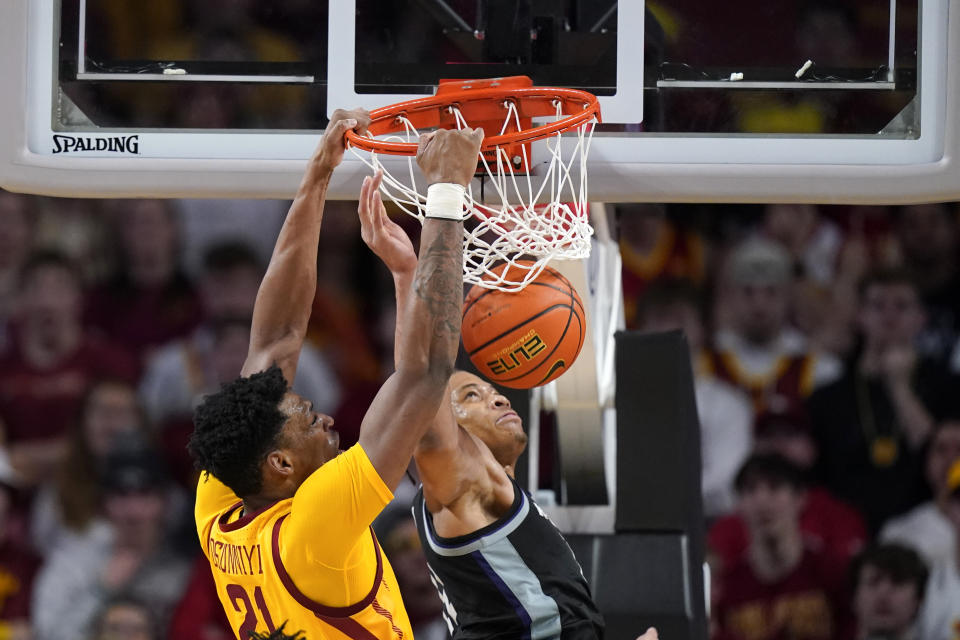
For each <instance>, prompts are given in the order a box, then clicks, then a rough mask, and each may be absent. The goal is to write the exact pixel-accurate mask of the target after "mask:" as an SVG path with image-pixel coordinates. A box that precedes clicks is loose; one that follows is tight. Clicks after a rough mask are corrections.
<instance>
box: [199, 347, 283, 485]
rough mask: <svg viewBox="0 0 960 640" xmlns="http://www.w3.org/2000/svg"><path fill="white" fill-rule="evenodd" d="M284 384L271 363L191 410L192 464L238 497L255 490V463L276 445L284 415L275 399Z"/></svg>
mask: <svg viewBox="0 0 960 640" xmlns="http://www.w3.org/2000/svg"><path fill="white" fill-rule="evenodd" d="M288 389H289V387H288V385H287V381H286V380H285V379H284V377H283V372H282V371H281V370H280V368H279V367H277V366H276V365H274V366H272V367H270V368H269V369H267V370H266V371H261V372H260V373H255V374H253V375H252V376H250V377H248V378H242V377H241V378H237V379H236V380H234V381H233V382H229V383H227V384H225V385H223V386H222V387H221V388H220V391H218V392H216V393H212V394H210V395H208V396H206V397H205V398H204V399H203V402H202V403H201V404H200V406H199V407H197V409H196V411H194V414H193V435H192V436H190V442H189V443H188V444H187V450H188V451H189V452H190V455H191V456H193V460H194V464H195V465H196V467H197V468H198V469H200V470H201V471H206V472H208V473H210V474H211V475H213V476H214V477H215V478H217V479H218V480H220V482H222V483H224V484H225V485H227V486H228V487H230V489H232V490H233V492H234V493H236V494H237V496H239V497H240V498H245V497H247V496H252V495H256V494H257V493H259V492H260V491H261V490H262V489H263V478H262V476H261V473H260V465H261V464H262V462H263V460H264V458H265V457H266V455H267V453H269V452H270V450H271V449H272V448H273V447H274V446H276V442H277V437H278V435H279V434H280V430H281V429H282V428H283V424H284V422H285V421H286V419H287V418H286V416H285V415H284V414H283V412H281V411H280V408H279V404H280V402H281V401H282V400H283V396H284V394H286V393H287V390H288Z"/></svg>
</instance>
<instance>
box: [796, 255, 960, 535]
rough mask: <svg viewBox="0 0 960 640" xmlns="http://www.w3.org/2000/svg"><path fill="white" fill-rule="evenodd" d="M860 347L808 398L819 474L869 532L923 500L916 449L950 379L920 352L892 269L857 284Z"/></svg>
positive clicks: (918, 310)
mask: <svg viewBox="0 0 960 640" xmlns="http://www.w3.org/2000/svg"><path fill="white" fill-rule="evenodd" d="M860 302H861V304H860V311H859V317H858V324H859V328H860V333H861V341H862V346H861V348H860V351H859V353H858V354H856V355H855V357H854V359H853V361H852V362H851V364H850V366H849V367H848V369H847V371H846V372H845V373H844V376H843V377H842V378H841V379H840V380H838V381H836V382H835V383H833V384H831V385H829V386H827V387H824V388H822V389H819V390H817V392H816V393H814V395H813V396H812V397H811V398H810V402H809V408H810V415H811V418H812V420H813V425H814V433H815V439H816V442H817V447H818V448H819V450H820V464H819V473H820V474H821V475H820V478H821V479H822V481H823V482H824V483H825V484H826V486H827V487H828V488H829V489H831V490H832V491H833V492H834V493H836V494H837V496H839V497H840V498H841V499H843V500H846V501H847V502H849V503H851V504H852V505H854V506H855V507H857V508H858V509H859V510H860V512H861V513H862V514H863V515H864V516H865V517H866V519H867V524H868V526H869V528H870V530H871V531H874V532H875V531H877V530H878V529H879V527H880V525H881V524H882V523H883V522H884V521H885V520H887V519H888V518H890V517H892V516H894V515H897V514H900V513H903V512H904V511H906V510H907V509H910V508H911V507H913V506H916V505H917V504H919V503H920V502H922V501H923V500H924V498H925V497H926V488H925V487H924V483H923V474H922V451H923V447H924V446H925V444H926V442H927V440H928V439H929V436H930V432H931V430H932V428H933V416H934V415H937V414H939V413H942V412H943V411H944V410H946V408H947V407H946V406H945V405H946V403H947V402H949V401H950V400H951V396H952V394H953V393H954V392H955V390H956V389H957V388H960V387H958V386H957V384H958V383H957V380H956V379H955V378H953V377H952V376H950V374H949V372H948V371H947V370H946V368H945V367H944V366H942V365H940V364H938V363H936V362H934V361H932V360H929V359H926V358H923V357H920V356H919V355H918V354H917V352H916V349H915V347H914V344H915V341H916V338H917V336H918V335H919V333H920V330H921V329H922V327H923V319H924V315H923V309H922V307H921V305H920V297H919V292H918V291H917V289H916V286H915V285H914V283H913V281H912V280H911V279H910V277H909V276H908V275H907V274H906V273H904V272H900V271H877V272H874V273H872V274H871V275H869V276H867V277H866V278H865V279H864V281H863V283H862V285H861V287H860Z"/></svg>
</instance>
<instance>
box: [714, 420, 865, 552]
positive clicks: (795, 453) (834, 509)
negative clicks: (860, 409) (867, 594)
mask: <svg viewBox="0 0 960 640" xmlns="http://www.w3.org/2000/svg"><path fill="white" fill-rule="evenodd" d="M753 428H754V451H755V452H756V453H760V454H777V455H780V456H783V457H784V458H786V459H787V460H789V461H790V462H791V463H793V464H794V465H796V466H797V467H798V468H799V469H801V470H802V471H803V472H805V473H809V472H810V471H811V469H812V468H813V465H814V462H815V461H816V458H817V448H816V444H815V443H814V441H813V437H812V435H811V433H810V430H811V426H810V418H809V416H808V415H807V414H806V412H805V411H804V409H803V406H802V405H791V406H787V407H785V408H784V410H783V411H777V412H775V411H766V412H764V413H762V414H760V415H759V416H757V419H756V420H755V421H754V426H753ZM799 520H800V532H801V534H802V535H803V539H804V542H806V543H807V544H809V545H810V546H811V547H812V548H815V549H822V550H823V551H825V552H827V553H829V554H830V555H832V556H835V557H838V558H843V559H844V560H845V561H846V560H849V559H850V558H851V557H853V555H854V554H856V553H858V552H859V551H860V549H861V548H862V547H863V545H864V543H865V542H866V541H867V529H866V525H865V524H864V522H863V518H861V517H860V514H859V513H857V511H856V510H855V509H854V508H853V507H850V506H849V505H847V504H845V503H843V502H841V501H839V500H837V499H836V498H834V497H833V495H831V494H830V492H829V491H827V490H825V489H823V488H820V487H813V488H809V489H807V491H805V492H804V493H803V503H802V508H801V511H800V518H799ZM707 542H708V545H709V547H710V550H711V552H712V553H713V554H715V556H716V557H717V559H719V560H720V561H721V562H722V563H723V564H724V565H726V566H731V565H733V564H734V563H735V562H736V561H737V560H738V559H739V558H740V556H741V555H743V553H744V552H745V551H746V550H747V547H748V546H749V544H750V535H749V532H748V530H747V523H746V522H745V520H744V518H743V516H742V515H741V514H739V513H736V514H731V515H729V516H726V517H723V518H720V519H718V520H717V521H716V522H715V523H714V525H713V526H712V527H711V528H710V531H709V533H708V536H707Z"/></svg>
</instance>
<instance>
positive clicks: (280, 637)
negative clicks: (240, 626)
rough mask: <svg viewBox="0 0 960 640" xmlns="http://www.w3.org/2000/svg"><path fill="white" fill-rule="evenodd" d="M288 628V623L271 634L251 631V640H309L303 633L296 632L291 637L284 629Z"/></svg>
mask: <svg viewBox="0 0 960 640" xmlns="http://www.w3.org/2000/svg"><path fill="white" fill-rule="evenodd" d="M286 626H287V623H286V622H284V623H283V624H282V625H280V628H279V629H275V630H274V631H271V632H270V633H269V634H264V633H257V632H256V631H251V632H250V640H307V638H306V636H304V635H303V631H296V632H294V633H293V634H292V635H291V634H289V633H287V632H286V631H284V627H286Z"/></svg>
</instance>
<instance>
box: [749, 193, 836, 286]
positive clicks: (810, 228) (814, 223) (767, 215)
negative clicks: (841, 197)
mask: <svg viewBox="0 0 960 640" xmlns="http://www.w3.org/2000/svg"><path fill="white" fill-rule="evenodd" d="M763 233H764V235H765V236H766V237H768V238H770V239H771V240H773V241H775V242H778V243H779V244H780V245H781V246H783V247H784V248H785V249H786V250H787V251H788V252H789V254H790V257H791V259H792V260H793V264H794V265H796V266H797V267H798V268H799V271H800V273H802V274H803V278H804V279H807V280H810V281H812V282H814V283H815V284H816V285H818V286H820V287H829V285H830V284H831V282H832V280H833V277H834V275H835V271H836V267H837V261H838V259H839V256H840V249H841V248H842V247H843V235H842V234H841V233H840V229H839V228H837V225H835V224H833V223H832V222H830V221H829V220H827V219H826V218H824V217H823V216H821V215H820V210H819V209H818V208H817V206H816V205H812V204H769V205H767V207H766V210H765V212H764V216H763Z"/></svg>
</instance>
